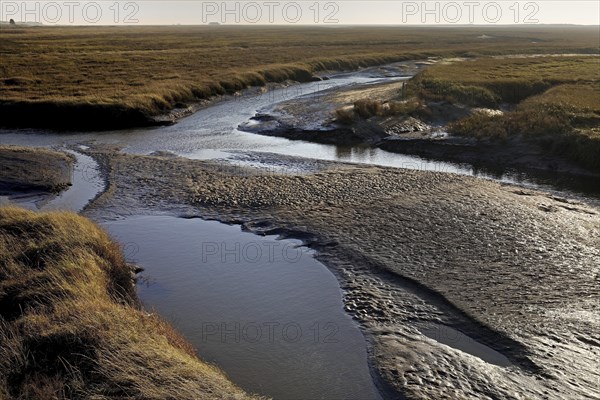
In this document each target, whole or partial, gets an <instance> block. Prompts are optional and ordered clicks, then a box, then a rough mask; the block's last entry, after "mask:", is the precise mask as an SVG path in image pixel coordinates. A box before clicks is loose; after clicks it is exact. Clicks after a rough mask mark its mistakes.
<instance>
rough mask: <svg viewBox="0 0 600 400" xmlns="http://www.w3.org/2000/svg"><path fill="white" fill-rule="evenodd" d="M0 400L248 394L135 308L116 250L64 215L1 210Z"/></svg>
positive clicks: (127, 271)
mask: <svg viewBox="0 0 600 400" xmlns="http://www.w3.org/2000/svg"><path fill="white" fill-rule="evenodd" d="M0 344H1V345H0V397H2V398H14V399H34V398H35V399H57V398H58V399H60V398H94V399H112V398H140V399H142V398H143V399H157V400H158V399H214V398H227V399H250V398H255V397H253V396H249V395H247V394H245V393H244V392H243V391H242V390H241V389H239V388H237V387H236V386H235V385H234V384H232V383H231V382H230V381H229V380H228V379H227V378H226V377H225V375H223V373H222V372H221V371H219V370H218V369H217V368H215V367H214V366H211V365H209V364H206V363H205V362H203V361H201V360H199V359H198V358H197V357H196V355H195V351H194V349H193V348H192V346H191V345H190V344H189V343H188V342H187V341H186V340H185V339H184V338H183V337H182V336H181V335H179V334H178V333H177V332H175V331H174V330H173V329H172V328H171V327H170V326H169V324H167V323H166V322H165V321H163V320H161V319H160V318H159V317H157V316H155V315H148V314H146V313H145V312H144V311H143V310H141V309H140V307H139V304H138V300H137V298H136V295H135V290H134V286H133V284H132V272H131V266H130V265H128V264H127V263H126V261H125V259H124V257H123V253H122V249H121V248H120V246H119V245H118V244H116V243H115V242H113V241H112V240H111V239H110V238H109V236H108V235H107V234H106V233H105V232H104V231H103V230H102V229H100V228H98V227H97V226H96V225H95V224H93V223H92V222H91V221H89V220H87V219H85V218H83V217H80V216H78V215H76V214H74V213H69V212H52V213H35V212H32V211H26V210H23V209H20V208H16V207H0Z"/></svg>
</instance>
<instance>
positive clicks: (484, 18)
mask: <svg viewBox="0 0 600 400" xmlns="http://www.w3.org/2000/svg"><path fill="white" fill-rule="evenodd" d="M9 19H14V20H15V21H26V22H37V23H42V24H45V25H64V24H73V25H115V24H116V25H173V24H181V25H196V24H200V25H201V24H208V23H213V24H215V23H219V24H228V25H230V24H239V25H242V24H244V25H257V24H263V25H322V26H335V25H355V24H367V25H373V24H385V25H423V24H425V25H435V24H443V25H464V24H476V25H481V24H482V25H504V24H518V25H534V24H583V25H599V24H600V1H597V0H591V1H587V0H586V1H568V0H562V1H561V0H542V1H515V0H508V1H506V0H496V1H473V0H465V1H446V0H442V1H404V0H402V1H401V0H387V1H378V0H374V1H367V0H341V1H327V0H325V1H316V0H309V1H301V0H300V1H298V0H295V1H281V0H264V1H262V0H258V1H200V0H173V1H169V0H137V1H129V0H123V1H117V0H93V1H92V0H90V1H88V0H85V1H76V0H57V1H31V0H25V1H23V0H17V1H10V0H3V1H2V2H1V3H0V20H3V21H8V20H9Z"/></svg>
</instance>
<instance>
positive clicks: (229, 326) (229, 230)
mask: <svg viewBox="0 0 600 400" xmlns="http://www.w3.org/2000/svg"><path fill="white" fill-rule="evenodd" d="M104 226H105V227H106V228H107V229H108V230H109V232H111V233H112V234H113V236H114V237H116V238H118V239H119V241H120V242H121V243H127V246H126V252H127V251H128V252H129V254H128V256H129V258H132V259H133V260H135V261H136V262H138V263H139V264H140V265H142V266H144V268H146V270H145V271H144V273H143V276H144V279H142V281H141V282H140V283H139V285H138V293H139V295H140V298H141V299H142V301H143V302H144V304H145V305H146V306H147V307H148V308H150V309H155V310H156V312H158V313H159V314H161V315H162V316H164V317H165V318H167V319H168V320H169V321H170V322H172V323H173V324H174V325H175V326H176V328H177V329H178V330H180V331H181V332H182V333H183V334H184V335H185V336H186V337H187V338H188V339H189V340H190V341H191V342H192V344H193V345H194V346H195V347H196V348H197V349H198V351H199V354H200V356H201V357H202V358H203V359H205V360H207V361H209V362H214V363H215V364H217V365H218V366H219V367H221V368H222V369H223V370H224V371H225V372H226V373H227V375H228V376H229V377H230V378H231V379H232V380H233V381H234V382H236V383H237V384H238V385H240V386H241V387H242V388H244V389H246V390H247V391H250V392H254V393H259V394H262V395H266V396H270V397H273V398H275V399H328V400H334V399H360V400H368V399H378V398H380V397H379V395H378V393H377V390H376V388H375V386H374V384H373V381H372V379H371V376H370V374H369V369H368V367H367V365H368V364H367V353H366V342H365V339H364V337H363V335H362V333H361V332H360V330H359V328H358V326H357V325H356V323H355V322H354V321H353V320H352V319H351V318H350V317H349V316H348V315H347V314H346V313H345V312H344V309H343V305H342V293H341V290H340V288H339V285H338V282H337V279H336V278H335V277H334V276H333V274H332V273H331V272H330V271H329V270H328V269H327V268H326V267H325V266H324V265H322V264H321V263H319V262H318V261H316V260H315V259H314V258H313V254H312V252H311V251H310V250H308V249H306V248H304V247H298V245H299V242H298V241H293V240H276V238H275V237H259V236H256V235H254V234H251V233H246V232H242V231H241V230H240V228H239V227H237V226H228V225H224V224H221V223H218V222H214V221H204V220H201V219H182V218H175V217H168V216H139V217H130V218H127V219H124V220H119V221H113V222H106V223H104ZM127 249H129V250H127ZM165 249H168V251H165Z"/></svg>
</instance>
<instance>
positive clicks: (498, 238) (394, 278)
mask: <svg viewBox="0 0 600 400" xmlns="http://www.w3.org/2000/svg"><path fill="white" fill-rule="evenodd" d="M104 158H105V160H107V162H108V163H110V165H111V175H110V181H111V183H112V185H111V187H112V190H111V191H110V193H107V194H106V195H105V196H103V197H101V198H100V199H99V201H98V202H97V203H95V204H94V205H92V206H91V207H90V208H88V210H87V213H88V214H89V215H91V216H94V217H98V218H103V217H106V216H107V215H108V216H109V217H110V215H111V214H110V212H111V211H112V213H114V214H119V213H123V214H127V213H131V214H133V213H143V212H144V210H147V208H148V207H152V208H153V209H163V210H166V211H171V212H175V213H180V214H183V215H187V216H189V215H198V216H202V217H205V218H214V219H218V220H221V221H223V222H228V223H240V224H243V225H244V227H245V228H246V229H249V230H251V231H254V232H257V233H270V234H273V233H275V234H277V233H279V234H281V235H283V236H289V237H295V238H300V239H302V240H304V241H305V242H306V243H307V245H310V246H312V247H314V248H315V249H317V250H318V257H319V258H320V259H322V260H323V261H324V262H325V263H326V264H327V265H328V266H329V267H330V268H331V269H332V271H334V273H336V275H337V276H338V278H339V279H340V283H341V285H342V287H343V288H344V290H345V304H346V308H347V310H348V312H350V313H351V314H352V315H353V316H354V317H355V318H357V320H359V321H360V322H361V325H362V327H363V329H364V331H365V332H366V333H367V336H368V337H369V338H370V341H371V361H372V366H373V369H374V371H375V372H376V375H377V376H378V377H379V383H380V386H381V387H382V388H384V389H385V390H386V391H387V393H388V394H390V393H391V394H390V397H397V396H405V397H407V398H489V397H492V398H551V399H563V398H594V397H598V396H600V392H599V391H598V387H597V384H596V383H597V381H598V379H599V378H600V375H598V372H597V371H596V369H595V368H590V366H591V365H597V360H598V358H599V356H600V337H598V335H597V333H596V332H598V331H600V326H599V322H598V318H597V315H598V314H597V313H598V300H599V299H600V292H599V290H598V282H599V279H600V278H599V276H600V275H599V274H600V265H599V263H598V259H599V257H600V251H599V250H598V249H599V248H600V241H599V238H600V235H599V234H600V216H599V215H600V214H599V213H600V210H599V209H598V208H597V207H596V206H593V205H591V204H585V203H581V202H578V201H575V200H572V199H563V198H558V197H555V196H551V195H549V194H547V193H543V192H539V191H533V190H523V189H520V188H517V187H514V186H504V185H500V184H498V183H494V182H489V181H484V180H480V179H476V178H471V177H466V176H459V175H453V174H444V173H435V172H421V171H405V170H397V169H391V168H378V167H366V166H352V165H346V164H335V163H323V162H321V163H320V166H321V171H320V172H316V173H309V174H303V175H298V174H288V175H277V174H273V173H269V174H264V173H261V172H259V171H256V170H246V169H243V168H239V167H226V166H222V165H218V164H214V163H208V162H202V161H192V160H186V159H181V158H173V157H149V156H131V155H123V154H118V153H111V152H108V153H105V154H104ZM107 212H108V214H107ZM114 214H113V215H114ZM432 327H433V328H432ZM445 327H448V328H445ZM450 328H452V329H456V330H458V331H460V332H462V333H463V334H465V335H467V336H468V337H470V338H472V340H473V341H474V342H476V344H480V345H485V346H487V348H489V349H490V352H491V353H492V352H496V353H499V354H500V355H502V356H503V357H505V358H506V360H508V361H509V363H510V364H511V365H510V366H508V367H507V366H505V365H501V364H502V363H498V365H497V364H496V363H494V362H489V360H487V361H486V360H484V359H485V357H483V358H482V356H477V354H476V353H475V352H473V354H469V351H463V350H459V349H457V348H455V347H457V346H452V343H451V341H450V342H449V340H448V337H438V340H436V339H435V337H434V338H432V337H431V336H432V335H431V334H430V335H429V336H427V335H424V334H423V332H425V331H427V330H428V329H429V330H431V329H434V330H436V329H437V331H436V332H438V333H439V332H442V333H441V334H443V332H447V333H448V335H446V336H449V337H450V336H451V335H452V332H455V331H453V330H451V329H450ZM444 342H445V343H446V344H443V343H444ZM448 343H450V345H448Z"/></svg>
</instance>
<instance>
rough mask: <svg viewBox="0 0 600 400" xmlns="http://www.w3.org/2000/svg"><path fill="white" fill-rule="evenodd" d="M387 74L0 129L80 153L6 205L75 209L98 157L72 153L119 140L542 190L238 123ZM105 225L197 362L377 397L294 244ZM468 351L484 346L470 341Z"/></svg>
mask: <svg viewBox="0 0 600 400" xmlns="http://www.w3.org/2000/svg"><path fill="white" fill-rule="evenodd" d="M394 71H396V70H389V69H386V68H370V69H367V70H363V71H359V72H353V73H344V74H338V75H335V76H332V77H331V79H329V80H327V81H321V82H312V83H306V84H298V85H293V86H289V87H285V88H277V89H273V90H270V91H267V92H265V93H259V94H256V93H255V94H249V95H247V96H240V97H234V98H229V99H224V100H222V101H219V102H216V103H215V104H213V105H211V106H209V107H207V108H204V109H202V110H200V111H198V112H196V113H194V114H193V115H191V116H189V117H187V118H184V119H183V120H181V121H180V122H179V123H177V124H175V125H172V126H166V127H157V128H144V129H132V130H123V131H114V132H102V133H94V132H75V133H57V132H47V131H39V130H0V143H1V144H17V145H26V146H47V147H55V148H65V149H70V150H68V151H70V152H71V154H73V155H75V156H76V158H77V163H76V165H75V168H74V174H73V186H72V187H71V188H69V189H68V190H67V191H65V192H63V193H62V194H60V195H59V196H56V197H54V198H52V199H40V198H21V199H14V200H15V201H16V202H18V203H20V204H23V205H26V206H29V207H31V208H38V209H43V210H49V209H70V210H74V211H78V212H79V211H82V210H83V209H84V208H85V206H86V205H87V204H88V203H89V202H90V201H92V200H93V199H94V198H95V197H96V196H97V195H98V194H99V193H101V192H102V191H103V190H104V189H105V184H104V180H103V177H102V174H101V172H100V171H99V167H98V164H97V163H96V162H95V161H94V160H93V159H92V158H91V157H89V156H87V155H85V154H82V153H80V152H77V151H74V150H73V149H77V147H76V146H84V145H94V144H106V145H113V146H118V147H121V148H122V151H123V152H126V153H131V154H151V153H153V152H156V151H168V152H171V153H174V154H177V155H179V156H183V157H187V158H192V159H213V160H215V159H217V160H223V162H229V163H244V162H246V163H248V164H250V165H255V166H259V167H267V168H276V167H277V168H280V169H282V170H285V169H286V168H298V165H294V164H290V163H293V162H294V161H289V160H290V158H287V156H294V157H304V158H311V159H319V160H330V161H344V162H356V163H367V164H374V165H381V166H390V167H397V168H411V169H422V170H436V171H443V172H451V173H459V174H467V175H476V176H481V177H484V178H488V179H495V180H499V181H502V182H508V183H521V184H525V185H533V186H537V187H545V185H546V183H545V182H544V181H540V180H539V179H537V178H536V177H533V176H524V175H520V174H514V173H510V172H508V173H504V174H490V173H487V172H485V171H480V170H476V169H474V168H472V167H471V166H468V165H460V164H452V163H446V162H437V161H431V160H426V159H422V158H420V157H416V156H406V155H401V154H394V153H389V152H386V151H384V150H380V149H371V148H361V147H346V148H344V147H339V146H334V145H325V144H315V143H307V142H301V141H290V140H288V139H284V138H277V137H267V136H260V135H255V134H252V133H247V132H243V131H240V130H238V129H237V127H238V126H239V125H240V124H241V123H244V122H247V121H248V120H249V119H250V118H251V117H253V116H254V115H255V114H256V113H257V112H259V111H260V110H261V109H264V108H267V107H271V106H273V105H275V104H277V103H279V102H282V101H289V100H291V99H294V98H300V97H303V96H315V98H318V96H319V93H321V92H322V91H324V90H332V89H334V88H342V87H360V86H364V85H369V84H373V83H381V82H383V81H385V80H390V79H393V80H400V79H408V78H410V76H411V75H410V74H401V73H397V72H394ZM249 159H250V160H252V161H250V162H249V161H247V160H249ZM245 160H246V161H245ZM282 166H283V167H282ZM149 211H151V210H149ZM102 224H103V226H104V227H105V228H106V229H107V230H108V231H109V232H111V234H113V235H114V237H115V238H117V239H118V240H119V241H120V242H121V243H122V244H123V246H124V247H125V249H126V253H128V254H127V256H128V258H130V260H132V261H135V262H137V263H139V264H140V265H142V266H143V267H144V268H145V269H146V271H145V272H144V274H143V279H141V280H140V283H139V285H138V292H139V295H140V297H141V299H142V301H143V302H144V304H145V305H146V307H147V308H148V310H149V311H154V310H155V311H156V312H158V313H160V314H161V315H163V316H165V317H166V318H167V319H169V320H170V321H171V322H172V323H173V324H174V325H175V326H176V327H177V328H178V329H179V330H180V331H181V332H182V333H183V334H184V335H185V336H186V337H187V338H188V339H189V340H190V341H191V342H192V343H193V344H194V345H195V346H196V347H197V348H198V349H199V353H200V355H201V356H202V357H203V358H204V359H206V360H208V361H210V362H214V363H216V364H217V365H219V366H220V367H221V368H223V370H224V371H225V372H226V373H227V374H228V375H229V376H230V377H231V378H232V380H233V381H234V382H236V383H237V384H239V385H240V386H241V387H243V388H244V389H246V390H248V391H250V392H255V393H259V394H262V395H267V396H272V397H273V398H277V399H295V398H307V397H308V398H315V399H316V398H322V399H352V398H355V399H379V398H380V395H379V394H378V391H377V388H376V386H375V384H374V382H373V379H372V377H371V374H370V371H369V368H368V363H367V344H366V341H365V338H364V337H363V335H362V333H361V331H360V329H359V327H358V325H357V324H356V322H355V321H353V320H352V319H351V318H350V317H349V316H348V314H346V313H345V311H344V308H343V302H342V291H341V289H340V286H339V283H338V281H337V280H336V278H335V276H334V275H333V274H332V273H331V272H330V271H329V270H328V269H327V267H325V266H324V265H323V264H321V263H320V262H318V261H317V260H316V259H315V258H314V257H313V253H312V251H310V250H308V249H306V248H304V247H300V246H299V243H298V242H296V241H293V240H287V239H286V240H278V239H277V238H276V237H259V236H256V235H253V234H250V233H246V232H241V231H240V228H239V227H236V226H228V225H224V224H220V223H218V222H212V221H204V220H200V219H183V218H175V217H172V216H132V217H127V218H125V219H120V220H116V221H103V222H102ZM423 332H424V334H426V335H428V336H430V337H435V336H436V335H439V332H438V331H437V330H436V328H435V327H433V328H432V327H426V328H423ZM465 351H467V352H480V353H485V352H486V351H487V350H485V349H483V350H481V349H479V348H477V346H476V345H475V346H471V348H470V349H467V350H465ZM491 357H495V355H492V356H491ZM482 358H485V357H482ZM493 360H497V358H495V359H494V358H493ZM492 362H494V361H492ZM497 362H498V363H500V364H502V363H504V360H500V361H497Z"/></svg>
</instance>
